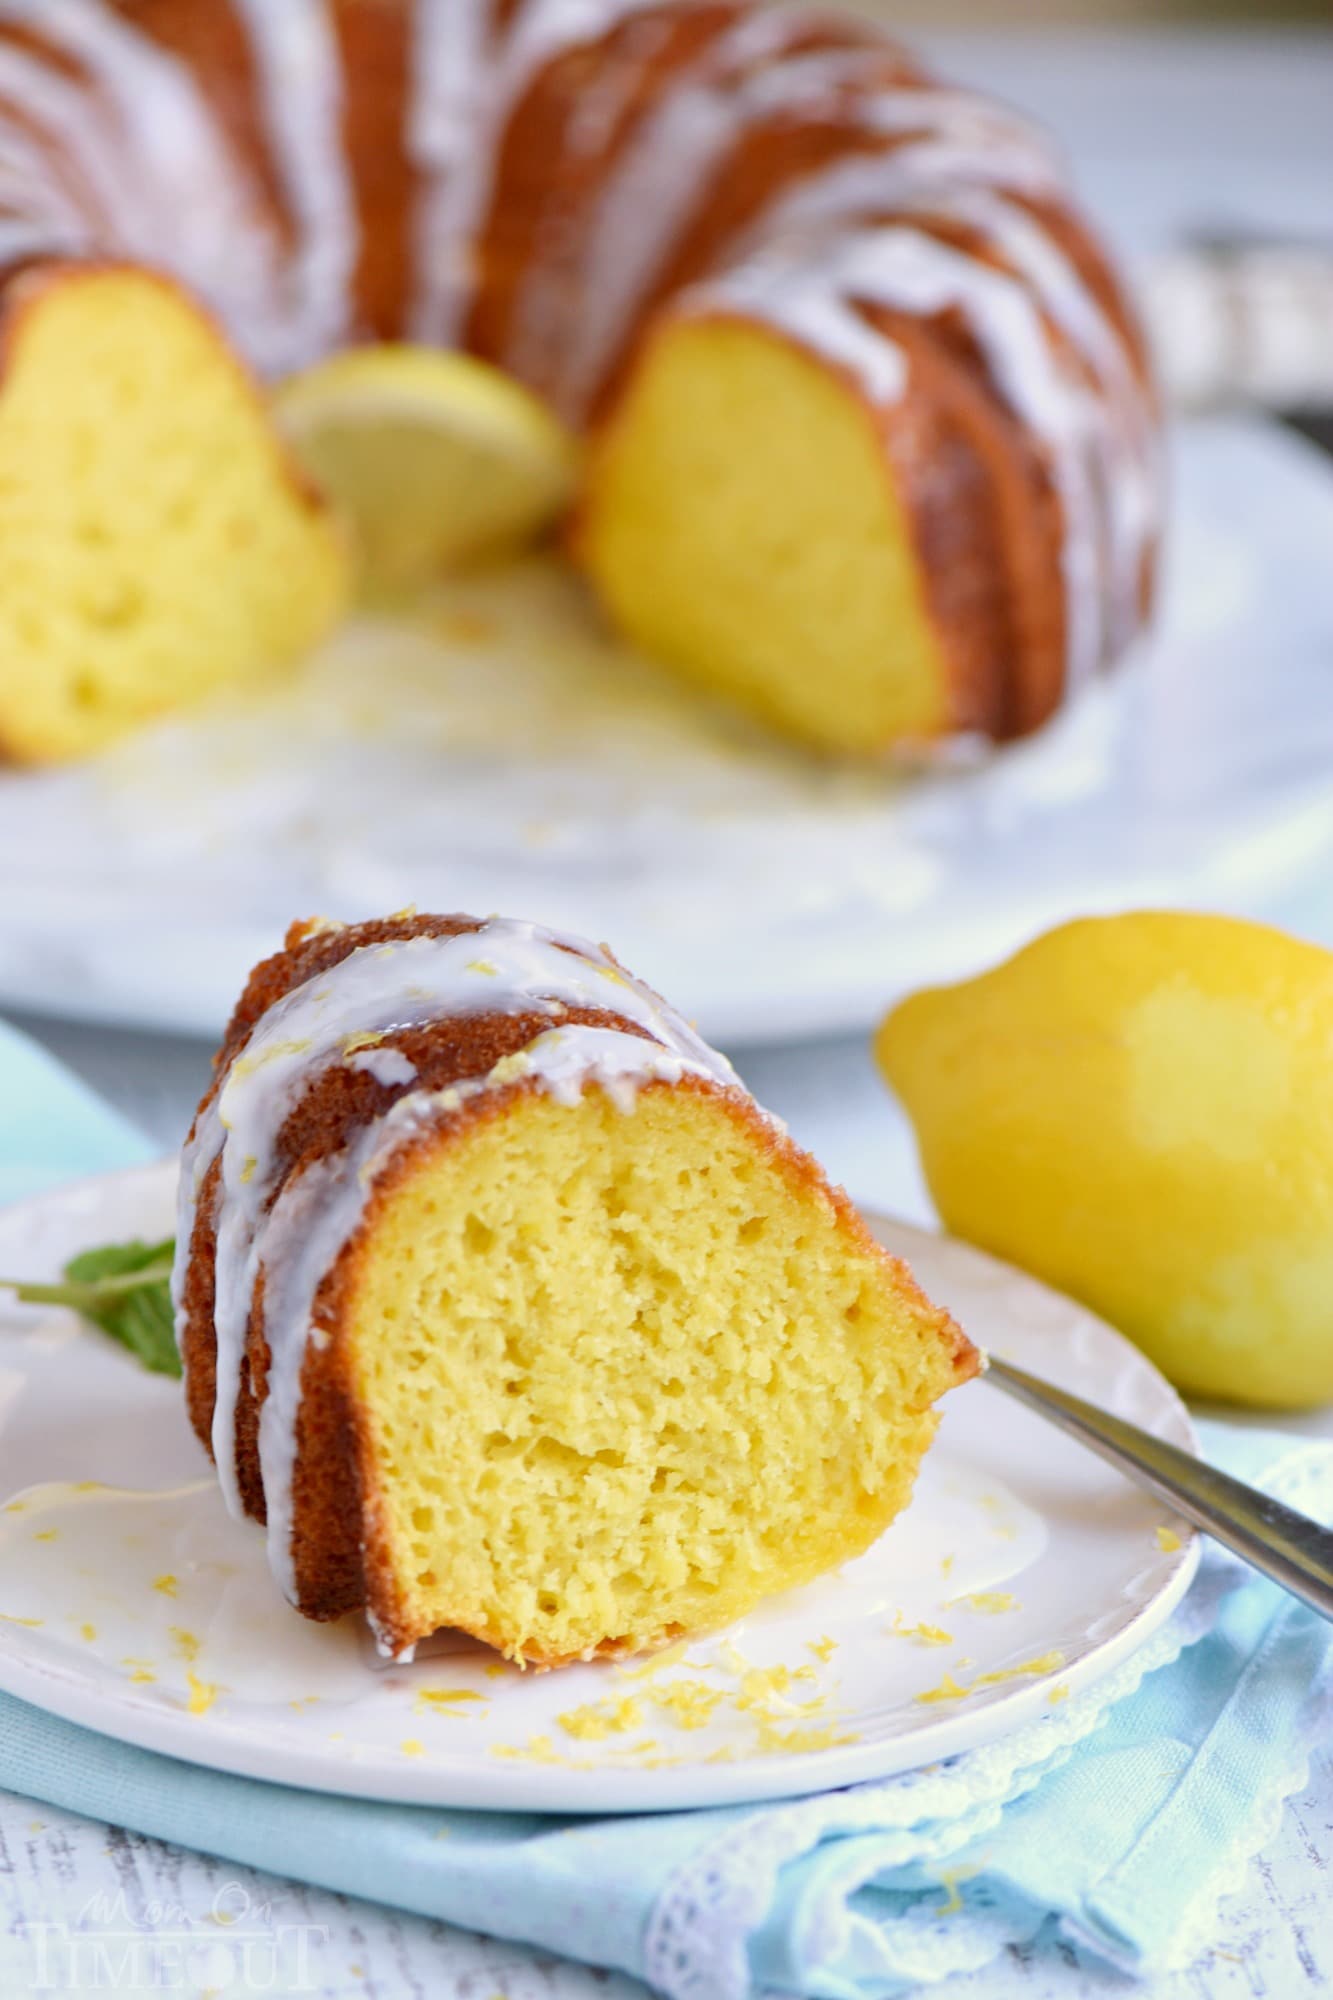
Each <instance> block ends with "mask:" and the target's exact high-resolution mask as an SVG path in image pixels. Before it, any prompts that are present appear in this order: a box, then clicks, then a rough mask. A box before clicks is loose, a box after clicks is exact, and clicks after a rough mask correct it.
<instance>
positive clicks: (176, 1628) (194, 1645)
mask: <svg viewBox="0 0 1333 2000" xmlns="http://www.w3.org/2000/svg"><path fill="white" fill-rule="evenodd" d="M167 1631H168V1633H169V1634H170V1636H171V1640H172V1643H173V1644H174V1646H175V1648H176V1651H177V1652H178V1653H179V1654H180V1656H181V1658H182V1659H183V1660H189V1661H191V1662H193V1661H195V1660H197V1659H198V1658H199V1647H200V1641H199V1639H198V1637H197V1636H196V1635H195V1633H193V1632H187V1631H186V1630H185V1627H184V1626H183V1625H168V1627H167Z"/></svg>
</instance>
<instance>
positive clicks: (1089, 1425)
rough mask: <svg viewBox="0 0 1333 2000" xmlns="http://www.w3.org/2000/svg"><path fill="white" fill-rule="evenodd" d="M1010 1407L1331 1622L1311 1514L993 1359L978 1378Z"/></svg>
mask: <svg viewBox="0 0 1333 2000" xmlns="http://www.w3.org/2000/svg"><path fill="white" fill-rule="evenodd" d="M983 1379H984V1380H986V1381H989V1382H993V1383H994V1384H995V1386H996V1388H997V1389H1003V1390H1004V1392H1005V1394H1006V1395H1007V1396H1012V1397H1013V1398H1014V1400H1015V1402H1018V1403H1022V1404H1024V1406H1025V1407H1026V1408H1027V1409H1030V1410H1036V1411H1037V1412H1038V1413H1039V1414H1040V1415H1042V1416H1044V1417H1049V1418H1050V1419H1051V1420H1052V1421H1053V1422H1054V1423H1056V1424H1058V1425H1059V1427H1060V1429H1061V1430H1063V1431H1067V1432H1068V1433H1069V1434H1070V1436H1071V1437H1077V1438H1081V1439H1082V1441H1083V1443H1084V1444H1086V1445H1088V1446H1089V1447H1090V1448H1091V1449H1092V1450H1093V1451H1095V1452H1097V1453H1098V1454H1099V1456H1100V1457H1102V1458H1104V1459H1107V1460H1109V1462H1110V1463H1111V1464H1112V1465H1115V1466H1118V1467H1119V1468H1120V1470H1121V1471H1122V1472H1124V1473H1126V1474H1127V1475H1128V1477H1129V1478H1131V1479H1132V1480H1134V1481H1135V1482H1136V1484H1138V1485H1139V1486H1146V1487H1147V1488H1148V1490H1149V1492H1150V1493H1156V1494H1159V1495H1160V1497H1161V1498H1162V1499H1163V1500H1167V1501H1169V1502H1170V1504H1171V1506H1172V1507H1173V1508H1174V1509H1175V1511H1176V1513H1178V1514H1183V1515H1184V1517H1185V1519H1186V1520H1187V1521H1192V1522H1193V1523H1194V1525H1195V1527H1196V1528H1202V1529H1203V1530H1204V1532H1205V1533H1206V1534H1209V1535H1211V1536H1212V1537H1213V1539H1214V1540H1215V1541H1219V1542H1222V1543H1224V1544H1225V1546H1226V1547H1227V1548H1229V1549H1233V1550H1234V1551H1235V1553H1236V1554H1237V1555H1238V1556H1243V1557H1244V1559H1245V1561H1246V1562H1248V1563H1252V1564H1253V1565H1254V1567H1255V1569H1257V1570H1261V1571H1262V1572H1263V1574H1264V1575H1265V1576H1269V1577H1271V1578H1272V1579H1273V1581H1274V1582H1275V1583H1280V1584H1281V1585H1282V1587H1283V1589H1284V1590H1289V1591H1291V1592H1292V1594H1293V1595H1294V1596H1296V1597H1299V1598H1301V1599H1302V1600H1303V1602H1305V1603H1306V1604H1308V1605H1309V1606H1310V1607H1311V1609H1312V1610H1315V1611H1318V1612H1319V1613H1320V1614H1321V1615H1322V1616H1323V1617H1325V1618H1329V1619H1333V1530H1330V1529H1328V1528H1323V1527H1321V1526H1320V1525H1319V1523H1318V1521H1313V1520H1311V1519H1310V1516H1309V1515H1308V1514H1298V1513H1297V1512H1296V1510H1295V1509H1294V1508H1293V1507H1286V1506H1284V1505H1283V1503H1282V1502H1281V1501H1280V1500H1274V1499H1272V1498H1270V1496H1269V1495H1268V1494H1267V1493H1261V1492H1260V1491H1259V1489H1258V1488H1257V1487H1255V1486H1247V1485H1246V1484H1245V1482H1244V1480H1242V1479H1233V1478H1232V1476H1231V1474H1230V1473H1229V1472H1220V1471H1219V1470H1218V1469H1217V1467H1216V1466H1213V1465H1206V1464H1205V1463H1204V1461H1203V1460H1202V1459H1199V1458H1195V1457H1194V1456H1193V1454H1192V1453H1191V1452H1188V1451H1182V1450H1181V1449H1180V1447H1179V1445H1174V1444H1167V1443H1165V1442H1164V1441H1163V1439H1161V1438H1156V1437H1154V1436H1153V1435H1152V1433H1151V1432H1150V1431H1145V1430H1141V1429H1140V1428H1139V1426H1138V1425H1137V1424H1131V1423H1126V1421H1125V1419H1124V1418H1123V1417H1113V1416H1112V1415H1111V1414H1110V1412H1109V1411H1107V1410H1099V1409H1096V1408H1095V1407H1094V1406H1093V1405H1092V1404H1091V1403H1085V1402H1084V1401H1083V1400H1082V1399H1081V1397H1078V1396H1071V1395H1070V1394H1069V1393H1068V1391H1067V1390H1065V1389H1057V1388H1056V1387H1055V1385H1054V1384H1053V1383H1051V1382H1043V1381H1040V1380H1039V1379H1038V1378H1037V1376H1035V1375H1029V1374H1027V1373H1026V1371H1025V1370H1024V1369H1022V1368H1015V1367H1013V1366H1011V1364H1010V1363H1009V1362H1007V1361H997V1360H995V1358H994V1357H993V1356H992V1357H991V1360H990V1364H989V1366H988V1368H987V1370H986V1373H985V1376H984V1378H983Z"/></svg>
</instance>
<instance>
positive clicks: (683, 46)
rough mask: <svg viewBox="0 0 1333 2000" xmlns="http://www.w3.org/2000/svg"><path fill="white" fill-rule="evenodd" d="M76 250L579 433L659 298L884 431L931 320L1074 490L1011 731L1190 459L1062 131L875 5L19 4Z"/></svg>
mask: <svg viewBox="0 0 1333 2000" xmlns="http://www.w3.org/2000/svg"><path fill="white" fill-rule="evenodd" d="M81 256H95V257H112V258H125V259H129V260H131V261H137V262H142V263H146V264H149V265H153V266H155V267H158V268H165V269H166V270H167V271H169V272H170V273H172V274H173V275H175V276H176V277H178V278H180V279H181V280H183V281H184V282H185V283H186V284H187V285H188V286H190V287H191V288H192V289H193V290H194V291H196V292H197V293H198V294H199V295H200V296H201V297H202V298H203V299H204V300H205V301H206V302H207V303H208V304H210V305H211V306H212V308H213V309H214V310H215V311H216V312H217V314H218V315H219V317H220V318H221V320H222V322H223V324H224V326H225V328H226V330H227V332H228V334H229V336H230V337H231V339H232V340H233V341H234V342H235V343H236V345H237V347H238V349H240V351H241V352H242V353H243V354H244V355H245V356H246V358H247V359H248V360H249V361H250V362H251V363H252V364H253V365H255V366H256V367H258V368H259V369H260V370H261V371H262V372H264V373H266V374H270V375H280V374H282V373H284V372H287V371H290V370H293V369H296V368H299V367H302V366H304V365H306V364H307V363H310V362H312V361H314V360H315V359H317V358H318V357H320V356H321V355H323V354H325V353H327V352H328V351H329V350H331V349H333V348H336V347H338V346H339V345H342V344H345V343H347V342H348V341H353V340H358V339H371V338H379V339H384V338H392V337H410V338H414V339H417V340H421V341H426V342H430V343H436V344H440V343H444V344H454V345H461V346H464V347H467V348H470V349H472V350H474V351H477V352H479V353H482V354H483V355H485V356H486V357H487V358H489V359H492V360H494V361H496V362H498V363H499V364H500V365H502V366H504V367H506V368H508V369H509V370H510V371H511V372H513V373H515V374H516V375H518V376H520V377H521V378H523V379H525V380H527V381H528V382H530V383H531V384H532V386H533V387H535V388H536V389H537V390H539V391H540V392H541V393H543V394H545V395H547V396H548V397H550V398H551V400H552V401H553V402H554V403H555V404H556V405H557V406H558V407H559V408H560V409H561V410H562V411H563V412H564V413H565V414H566V415H567V416H568V417H570V418H571V419H572V420H574V421H575V422H583V421H586V420H587V419H588V417H589V415H590V413H593V412H595V411H597V410H598V409H600V408H602V407H604V406H605V403H606V400H607V397H608V395H609V394H611V393H613V392H614V389H615V387H616V385H617V383H618V381H619V380H620V379H622V378H623V375H624V371H625V367H626V363H627V357H629V356H630V355H631V354H632V352H633V350H634V348H635V345H636V343H637V341H638V340H639V339H640V338H641V336H642V334H643V332H644V330H645V328H646V327H647V326H648V325H649V324H650V323H651V322H652V320H653V318H654V317H655V316H656V315H658V314H660V313H662V312H664V311H673V312H676V313H681V314H693V315H708V314H716V313H723V314H740V315H741V316H743V317H744V318H746V319H748V320H751V321H758V322H761V323H767V324H771V325H772V326H773V327H775V328H776V329H778V330H779V331H780V332H781V333H783V334H784V335H786V336H787V337H789V338H790V339H792V340H794V341H796V342H797V343H798V344H799V345H801V346H803V347H805V348H807V349H810V350H812V351H814V352H815V353H817V354H818V355H820V356H822V357H823V358H824V359H825V360H827V361H828V362H829V363H830V364H832V365H834V366H835V367H837V368H839V369H841V370H843V371H844V372H846V373H847V374H848V375H850V377H851V378H852V379H853V380H854V381H855V382H856V384H857V385H858V386H859V388H860V389H861V390H862V392H863V393H864V395H865V397H866V398H867V399H868V401H869V403H870V404H871V405H872V406H873V408H874V409H875V410H876V411H879V412H883V413H884V416H885V420H886V421H889V420H891V419H892V417H893V414H894V412H895V411H897V410H899V409H901V408H902V406H903V405H904V402H905V399H906V398H907V397H908V396H909V394H910V393H911V392H912V391H913V389H914V388H917V387H919V381H918V377H919V373H920V368H921V361H920V356H919V355H918V353H917V352H916V349H915V345H914V342H913V341H905V340H904V338H903V336H902V325H903V322H904V321H907V322H910V323H912V325H913V326H914V327H916V328H918V329H920V330H921V331H922V332H923V333H924V335H925V336H926V337H927V339H928V343H929V356H930V363H931V366H932V367H934V368H938V369H943V370H945V371H954V372H955V373H960V374H961V375H963V376H965V377H967V378H968V379H969V380H971V381H972V382H974V383H979V384H980V385H981V387H982V389H983V392H984V394H985V396H986V398H987V399H988V400H989V402H990V403H991V405H992V406H993V407H995V408H996V409H997V410H998V411H999V413H1000V415H1001V418H1002V419H1003V427H1005V435H1006V446H1005V448H1006V450H1007V452H1008V454H1009V456H1010V457H1011V458H1012V460H1013V462H1014V466H1015V467H1016V468H1017V476H1018V477H1019V478H1020V479H1023V480H1026V482H1027V484H1028V487H1029V488H1031V486H1032V482H1033V479H1034V477H1035V479H1036V480H1037V482H1038V484H1042V483H1044V484H1045V485H1046V486H1047V487H1048V488H1049V491H1050V493H1051V495H1052V496H1053V513H1054V524H1053V526H1051V525H1050V524H1049V523H1046V518H1045V512H1044V511H1043V509H1042V508H1041V507H1039V506H1036V505H1035V503H1034V506H1033V508H1032V509H1031V514H1032V519H1031V522H1030V523H1029V529H1028V532H1029V533H1030V534H1031V535H1033V536H1038V537H1040V536H1041V535H1047V534H1053V535H1054V537H1055V548H1054V552H1053V553H1054V567H1055V569H1056V570H1057V571H1058V576H1059V591H1060V594H1061V596H1062V598H1063V604H1062V606H1060V607H1057V608H1056V610H1055V611H1054V612H1050V611H1044V610H1043V609H1042V608H1041V604H1040V603H1037V604H1036V608H1034V606H1033V604H1028V605H1027V606H1026V608H1025V607H1024V606H1023V605H1022V604H1019V605H1018V606H1017V608H1016V611H1015V619H1016V625H1017V627H1018V628H1019V632H1020V640H1019V649H1020V651H1021V650H1022V646H1023V645H1024V644H1027V645H1029V646H1030V647H1031V648H1034V649H1036V648H1038V639H1037V638H1034V637H1033V634H1034V633H1037V634H1039V635H1040V634H1042V633H1044V631H1045V626H1046V625H1050V624H1052V623H1054V624H1055V626H1056V627H1057V628H1058V629H1057V630H1056V632H1055V635H1054V638H1053V639H1042V640H1041V644H1042V645H1044V646H1045V648H1046V650H1047V651H1048V652H1049V651H1050V648H1051V647H1052V646H1053V647H1054V649H1055V653H1056V655H1057V659H1056V664H1055V665H1054V666H1052V664H1051V662H1050V660H1049V659H1047V660H1046V662H1045V664H1032V663H1031V662H1030V663H1029V666H1028V667H1027V668H1025V669H1024V670H1023V676H1024V680H1025V687H1024V689H1023V690H1021V691H1020V693H1019V694H1018V696H1017V697H1016V698H1014V699H1011V700H1010V702H1009V707H1010V709H1011V710H1012V713H1011V715H1010V716H1009V719H1008V720H1007V721H1004V720H1002V721H1001V723H1000V724H999V725H997V726H998V727H999V728H1000V730H1001V733H1007V732H1008V731H1009V730H1010V729H1011V728H1020V729H1021V728H1025V727H1029V726H1031V724H1032V722H1033V721H1034V720H1040V719H1041V716H1042V714H1044V713H1046V712H1049V709H1050V707H1052V706H1053V705H1054V703H1055V701H1056V700H1058V699H1059V696H1060V694H1061V692H1062V691H1063V689H1064V688H1066V687H1068V686H1071V685H1075V684H1077V683H1078V682H1080V681H1082V680H1083V679H1085V678H1086V677H1087V675H1088V674H1090V673H1091V672H1093V671H1094V670H1095V669H1096V668H1098V667H1099V666H1102V665H1104V664H1107V663H1108V662H1110V661H1111V660H1113V659H1114V658H1116V657H1117V656H1118V655H1119V654H1120V653H1121V652H1122V651H1123V650H1124V648H1125V646H1126V645H1127V643H1128V642H1129V641H1130V639H1131V638H1132V637H1133V635H1134V633H1135V631H1136V629H1137V627H1138V624H1139V623H1140V621H1141V618H1142V615H1143V611H1144V607H1145V604H1146V601H1147V597H1148V594H1149V590H1150V574H1151V565H1152V555H1153V549H1154V544H1155V536H1156V529H1157V513H1158V489H1159V468H1158V462H1157V458H1158V454H1157V442H1156V432H1155V423H1154V406H1153V397H1152V391H1151V387H1150V384H1149V382H1148V378H1147V371H1146V365H1145V362H1144V357H1143V351H1142V346H1141V342H1140V340H1139V337H1138V334H1137V332H1136V330H1135V328H1134V326H1133V324H1132V321H1131V319H1130V317H1129V315H1128V313H1127V310H1126V308H1125V305H1124V303H1123V300H1122V298H1121V296H1120V294H1119V291H1118V288H1117V286H1116V283H1115V280H1114V278H1113V277H1112V275H1111V274H1110V272H1109V270H1108V268H1107V266H1106V263H1105V260H1104V258H1103V257H1102V255H1101V253H1100V251H1099V250H1098V248H1097V246H1096V245H1095V243H1094V242H1093V241H1092V239H1091V238H1090V236H1089V234H1088V232H1087V231H1086V229H1085V228H1084V227H1083V226H1082V225H1081V224H1080V223H1079V222H1078V220H1077V219H1076V217H1075V216H1074V215H1073V213H1072V211H1071V210H1070V209H1069V207H1068V204H1067V202H1066V200H1065V197H1064V193H1063V187H1062V177H1061V172H1060V169H1059V166H1058V163H1057V161H1056V160H1055V158H1054V156H1053V154H1052V152H1051V149H1050V148H1049V147H1048V145H1047V144H1046V143H1045V142H1044V140H1042V139H1041V138H1040V137H1039V136H1038V135H1037V134H1036V133H1035V132H1034V131H1033V130H1032V129H1031V128H1030V127H1029V126H1028V125H1027V124H1026V123H1025V122H1024V121H1023V120H1022V119H1021V118H1020V117H1018V116H1017V115H1016V114H1014V113H1012V112H1010V111H1008V110H1005V109H1003V108H1001V107H999V106H996V105H994V104H991V103H989V102H987V101H986V100H985V99H984V98H982V97H980V96H977V95H973V94H972V93H970V92H967V91H962V90H955V89H946V88H942V87H940V86H938V85H937V84H936V83H935V82H934V80H933V79H932V78H930V77H929V76H928V75H927V74H926V73H925V72H924V71H922V70H921V69H920V68H919V67H918V66H917V65H915V64H914V63H913V62H912V61H911V60H909V58H908V57H906V56H905V55H904V54H903V52H902V51H901V50H899V49H898V48H897V47H896V46H895V45H893V44H892V43H890V42H888V41H887V40H886V39H885V38H884V37H883V36H881V35H879V34H877V33H875V32H874V31H873V30H871V29H870V28H868V27H867V26H865V25H864V24H861V23H856V22H853V21H850V20H847V19H843V20H839V19H838V18H837V17H829V16H824V15H821V14H819V13H812V12H809V11H805V10H789V11H783V10H781V9H773V10H768V9H765V10H763V11H755V10H754V9H752V8H751V7H748V6H746V5H744V4H740V0H387V3H386V0H283V4H282V5H281V6H275V5H273V4H271V0H212V5H211V7H210V9H209V10H207V15H205V14H204V13H203V12H201V10H199V9H197V8H195V7H191V6H186V5H184V4H180V5H174V4H168V0H114V4H106V0H0V262H5V263H8V264H9V265H11V266H17V267H19V269H20V270H21V268H22V267H23V266H24V265H25V264H27V263H31V261H32V260H39V261H40V260H49V259H53V258H65V257H81ZM1034 459H1035V464H1036V468H1037V469H1036V472H1035V474H1034V472H1033V461H1034ZM1029 497H1030V496H1029ZM972 504H975V503H972ZM1008 532H1009V531H1008V530H1007V529H1005V530H1003V531H1002V538H1003V533H1008ZM1008 563H1009V569H1010V577H1009V588H1010V590H1011V591H1013V592H1014V593H1015V594H1016V595H1019V596H1021V595H1022V593H1023V591H1024V590H1025V589H1026V590H1027V591H1028V593H1029V595H1031V594H1032V593H1033V592H1034V591H1035V593H1036V596H1037V598H1040V597H1041V591H1040V588H1039V586H1038V585H1036V584H1034V583H1033V582H1032V579H1031V576H1029V579H1028V583H1027V584H1026V585H1025V584H1024V582H1023V580H1022V564H1021V562H1019V561H1018V560H1017V559H1015V558H1012V557H1011V558H1009V559H1008ZM1038 568H1040V565H1038ZM1043 601H1044V600H1043ZM1025 625H1026V629H1027V635H1028V636H1027V639H1026V640H1023V639H1022V637H1021V634H1022V630H1023V629H1024V627H1025Z"/></svg>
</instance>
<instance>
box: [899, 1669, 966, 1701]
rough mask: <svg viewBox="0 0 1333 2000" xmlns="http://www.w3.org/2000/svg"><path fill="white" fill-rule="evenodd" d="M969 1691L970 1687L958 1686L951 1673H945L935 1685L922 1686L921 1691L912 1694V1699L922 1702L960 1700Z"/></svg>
mask: <svg viewBox="0 0 1333 2000" xmlns="http://www.w3.org/2000/svg"><path fill="white" fill-rule="evenodd" d="M971 1692H972V1690H971V1688H965V1687H960V1686H959V1685H958V1682H957V1681H956V1680H955V1679H954V1677H953V1675H952V1674H946V1675H945V1676H944V1679H943V1680H942V1681H941V1682H940V1683H939V1685H938V1686H937V1687H933V1688H923V1689H922V1691H921V1693H920V1694H918V1695H916V1696H914V1697H913V1699H914V1700H916V1701H919V1702H923V1703H925V1702H936V1701H961V1700H962V1699H963V1696H964V1695H967V1694H971Z"/></svg>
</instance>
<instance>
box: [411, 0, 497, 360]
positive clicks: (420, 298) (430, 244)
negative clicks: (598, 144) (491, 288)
mask: <svg viewBox="0 0 1333 2000" xmlns="http://www.w3.org/2000/svg"><path fill="white" fill-rule="evenodd" d="M414 21H415V35H414V40H413V52H412V71H413V78H414V83H413V89H412V96H411V100H410V102H409V105H408V108H407V114H406V115H407V151H408V156H409V158H410V159H411V160H412V163H413V165H414V166H415V168H416V170H417V172H418V173H419V174H420V175H421V177H422V192H421V194H420V196H419V198H418V202H417V207H416V213H415V215H414V217H413V223H414V232H415V242H416V258H415V262H416V286H415V290H414V293H413V296H412V298H411V299H410V301H409V303H408V308H407V330H408V335H409V337H410V338H411V339H413V340H419V341H424V342H426V343H427V344H428V345H430V346H446V345H448V343H449V338H450V336H451V335H454V336H455V337H456V334H457V330H458V328H459V327H460V326H461V324H462V318H463V306H464V301H465V299H466V298H467V297H468V295H469V293H470V289H471V286H472V282H473V273H472V257H471V247H472V234H473V232H474V231H475V228H476V216H477V213H478V210H479V207H480V204H481V201H482V199H483V190H484V187H485V185H486V183H485V173H486V167H485V158H484V153H485V144H486V134H485V130H484V121H485V116H486V86H487V67H486V65H487V63H488V61H489V58H490V49H489V39H490V6H489V0H417V4H416V12H415V16H414Z"/></svg>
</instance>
